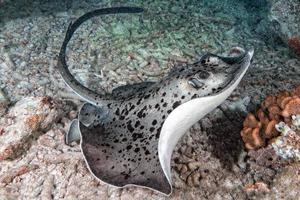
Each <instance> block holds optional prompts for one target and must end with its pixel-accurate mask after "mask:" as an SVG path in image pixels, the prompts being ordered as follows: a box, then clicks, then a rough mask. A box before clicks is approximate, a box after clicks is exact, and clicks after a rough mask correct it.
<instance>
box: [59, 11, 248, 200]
mask: <svg viewBox="0 0 300 200" xmlns="http://www.w3.org/2000/svg"><path fill="white" fill-rule="evenodd" d="M138 12H142V9H140V8H130V7H121V8H107V9H100V10H96V11H92V12H90V13H87V14H85V15H83V16H82V17H80V18H78V20H76V21H75V22H74V23H73V24H70V26H69V29H68V31H67V34H66V37H65V40H64V42H63V45H62V48H61V51H60V55H59V60H58V70H59V72H60V73H61V75H62V78H63V79H64V81H65V82H66V84H67V85H68V86H69V87H71V88H72V89H73V90H74V92H76V93H77V94H78V95H79V96H81V97H82V98H83V99H84V100H85V101H87V103H85V104H84V105H83V106H82V108H81V110H80V112H79V116H78V119H76V120H74V121H73V122H72V123H71V126H70V130H69V132H68V133H67V135H66V143H71V142H73V141H76V140H80V145H81V148H82V153H83V155H84V158H85V161H86V164H87V166H88V168H89V169H90V171H91V172H92V174H93V175H94V176H95V177H97V178H98V179H100V180H102V181H104V182H106V183H108V184H111V185H114V186H117V187H123V186H128V185H136V186H141V187H147V188H151V189H153V190H157V191H159V192H162V193H163V194H166V195H168V194H170V193H171V191H172V186H171V172H170V160H171V155H172V151H173V149H174V147H175V145H176V143H177V142H178V140H179V139H180V138H181V136H182V135H184V133H185V132H186V131H187V130H188V129H189V128H190V127H191V126H192V125H193V124H194V123H196V122H197V121H198V120H200V119H201V118H202V117H203V116H205V115H206V114H207V113H209V112H211V111H212V110H213V109H215V108H216V107H217V106H218V105H220V104H221V103H222V102H223V101H224V100H225V99H226V98H227V97H228V96H229V95H230V94H231V92H232V91H233V90H234V89H235V88H236V87H237V85H238V83H239V82H240V81H241V79H242V77H243V76H244V74H245V72H246V71H247V69H248V67H249V65H250V61H251V59H252V56H253V51H244V50H242V49H238V51H239V53H238V54H235V55H232V56H229V57H222V56H218V55H215V54H211V53H207V54H205V55H203V56H202V57H201V58H200V59H199V60H198V61H197V62H195V63H193V64H187V65H183V66H180V67H176V68H175V69H173V70H172V71H171V72H170V73H169V74H168V75H167V76H166V77H164V78H163V79H162V80H160V81H159V82H155V83H154V82H144V83H137V84H134V85H126V86H121V87H119V88H116V89H114V90H113V92H112V94H106V93H103V94H98V93H95V92H94V91H91V90H89V89H88V88H86V87H85V86H83V85H81V84H80V83H79V82H78V81H76V80H75V79H74V77H73V76H72V74H71V73H70V72H69V70H68V67H67V64H66V59H65V54H66V47H67V43H68V42H69V40H70V39H71V37H72V34H73V33H74V32H75V30H76V29H77V28H78V27H79V25H80V24H81V23H83V22H84V21H85V20H87V19H89V18H91V17H94V16H97V15H101V14H113V13H138ZM235 50H236V49H235Z"/></svg>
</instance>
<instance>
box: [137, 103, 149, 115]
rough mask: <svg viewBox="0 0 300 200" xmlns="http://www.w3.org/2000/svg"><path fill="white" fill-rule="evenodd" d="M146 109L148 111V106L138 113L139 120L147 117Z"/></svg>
mask: <svg viewBox="0 0 300 200" xmlns="http://www.w3.org/2000/svg"><path fill="white" fill-rule="evenodd" d="M146 109H147V106H144V107H143V108H142V110H140V111H139V112H138V114H137V116H138V117H139V118H142V117H145V116H146V115H144V111H145V110H146Z"/></svg>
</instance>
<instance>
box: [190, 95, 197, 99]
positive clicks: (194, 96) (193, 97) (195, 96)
mask: <svg viewBox="0 0 300 200" xmlns="http://www.w3.org/2000/svg"><path fill="white" fill-rule="evenodd" d="M198 97H199V95H198V94H194V95H193V96H192V97H191V99H195V98H198Z"/></svg>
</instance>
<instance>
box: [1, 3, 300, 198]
mask: <svg viewBox="0 0 300 200" xmlns="http://www.w3.org/2000/svg"><path fill="white" fill-rule="evenodd" d="M50 2H51V3H50ZM245 2H248V3H245ZM249 2H251V3H249ZM278 2H280V1H263V0H261V1H258V0H257V1H233V0H225V1H221V2H220V1H197V0H194V1H193V0H187V1H183V0H178V1H156V0H155V1H148V0H145V1H138V0H132V1H129V3H128V2H127V1H113V0H104V1H96V0H84V1H77V0H74V1H72V0H68V1H42V0H36V1H34V0H29V1H13V0H0V77H1V78H0V199H1V200H10V199H22V200H27V199H28V200H32V199H42V200H47V199H56V200H58V199H70V200H74V199H95V200H96V199H97V200H98V199H103V200H106V199H111V200H113V199H121V200H127V199H128V200H133V199H144V200H146V199H147V200H148V199H149V200H150V199H155V200H158V199H161V200H162V199H173V200H177V199H178V200H179V199H189V200H193V199H216V200H217V199H220V200H221V199H222V200H223V199H226V200H227V199H234V200H236V199H238V200H240V199H241V200H243V199H299V197H300V164H299V162H298V163H297V162H294V163H288V164H286V163H285V164H281V163H280V162H277V161H276V162H275V161H274V160H272V159H273V158H272V157H271V156H269V155H268V152H267V151H252V152H251V154H250V153H249V152H247V151H246V150H245V147H244V143H243V141H242V138H241V135H240V132H241V130H242V128H243V121H244V119H245V117H246V115H247V113H248V112H254V111H255V110H257V108H258V107H259V105H260V104H261V102H262V101H263V99H264V98H265V97H266V96H267V95H270V94H276V93H278V91H281V90H289V89H292V88H294V87H295V86H296V85H299V83H300V59H299V58H297V56H296V55H295V54H294V53H293V52H292V51H291V49H290V48H288V46H287V45H288V44H287V43H286V42H285V41H284V39H282V38H281V37H280V34H278V35H277V33H278V32H276V31H277V29H276V28H272V26H271V25H272V22H271V21H270V20H269V16H268V12H269V10H270V7H272V5H273V4H275V3H278ZM289 2H292V0H289ZM121 5H123V6H124V5H126V6H133V5H134V6H141V7H143V8H146V12H145V13H144V14H139V15H128V14H123V15H115V16H105V17H102V18H99V17H97V18H94V19H93V20H90V21H88V22H86V23H84V24H83V25H82V26H81V27H80V28H79V30H78V31H77V32H76V33H75V35H74V37H73V39H72V41H71V42H70V45H69V50H68V55H67V56H68V63H69V66H70V69H71V71H72V73H73V74H74V75H75V76H76V78H77V79H78V80H80V81H81V82H82V83H84V84H85V85H86V86H89V87H90V88H92V89H94V90H96V91H97V89H99V88H100V87H102V88H104V89H105V90H107V91H111V90H112V89H113V88H114V87H116V86H119V85H124V84H129V83H136V82H141V81H144V80H151V81H153V80H154V81H155V80H158V79H160V78H161V77H162V76H164V75H165V74H166V73H167V72H168V71H169V70H170V69H171V68H172V67H173V66H175V65H179V64H182V63H187V62H188V63H189V62H193V61H195V60H197V58H199V55H201V54H202V53H203V52H213V53H219V54H222V53H225V52H228V50H229V49H230V48H231V47H234V46H241V47H243V48H246V49H247V48H254V50H255V55H254V59H253V63H252V65H251V68H250V69H249V71H248V72H247V74H246V75H245V77H244V78H243V80H242V82H241V83H240V85H239V86H238V88H237V89H236V90H235V91H234V93H233V94H232V95H231V96H230V98H229V99H227V100H226V101H225V102H224V103H223V104H222V105H221V106H219V107H218V108H217V109H215V110H214V111H213V112H212V113H210V114H209V115H207V116H206V117H205V118H203V119H201V120H200V121H199V122H198V123H197V124H195V125H194V126H193V127H192V128H191V129H190V131H189V132H188V133H187V134H186V135H185V136H184V137H183V138H182V139H181V141H180V142H179V143H178V145H177V148H176V150H175V151H174V153H173V159H172V163H171V166H172V179H173V180H172V181H173V183H172V184H173V188H174V190H173V193H172V194H171V196H170V197H166V196H163V195H161V194H158V193H155V192H153V191H151V190H148V189H141V188H136V187H128V188H123V189H117V188H114V187H111V186H108V185H106V184H104V183H101V182H99V181H97V180H95V178H94V177H93V176H92V175H91V173H89V171H88V169H87V167H86V165H85V163H84V160H83V157H82V155H81V152H80V148H79V145H74V146H67V145H65V144H64V139H63V138H64V134H65V133H66V131H67V129H68V126H69V124H70V121H71V120H72V119H74V118H75V117H76V115H77V112H78V108H79V107H80V105H82V103H83V102H81V101H80V99H79V98H78V97H77V96H76V95H75V94H74V93H73V92H72V91H71V90H69V89H68V88H67V87H66V85H65V84H64V83H63V81H62V79H61V77H60V76H59V74H58V72H57V71H56V70H55V65H56V62H57V56H58V52H59V49H60V46H61V43H62V40H63V38H64V34H65V32H66V29H67V27H68V24H69V22H71V21H72V20H74V19H75V18H77V17H79V16H80V15H82V14H84V13H85V12H87V11H90V10H93V9H96V8H101V7H110V6H121ZM277 7H279V8H280V6H278V5H277ZM285 12H286V11H285ZM298 13H299V12H298ZM299 32H300V31H298V33H299ZM293 41H294V40H293ZM297 44H298V43H297V42H294V43H293V46H292V47H293V49H295V48H294V47H295V46H296V45H297ZM296 49H297V46H296ZM296 53H297V52H296Z"/></svg>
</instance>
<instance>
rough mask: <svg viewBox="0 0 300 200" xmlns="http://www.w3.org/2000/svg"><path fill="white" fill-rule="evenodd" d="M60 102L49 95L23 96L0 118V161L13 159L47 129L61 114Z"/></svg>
mask: <svg viewBox="0 0 300 200" xmlns="http://www.w3.org/2000/svg"><path fill="white" fill-rule="evenodd" d="M61 110H62V109H61V107H60V104H59V103H57V102H55V101H53V100H52V99H51V98H49V97H37V98H34V97H30V98H24V99H23V100H20V101H19V102H17V103H16V104H15V105H14V107H12V108H11V109H10V110H9V112H8V114H7V116H5V118H2V119H1V120H0V132H1V134H0V161H2V160H5V159H14V158H16V157H17V156H19V155H21V154H22V152H24V151H25V150H27V149H28V148H29V147H30V144H31V141H32V140H33V139H34V138H36V137H37V136H39V135H40V134H42V132H43V131H46V130H48V129H49V128H50V127H51V125H52V124H53V123H54V122H56V121H57V119H58V118H59V116H60V115H61V114H62V111H61Z"/></svg>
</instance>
